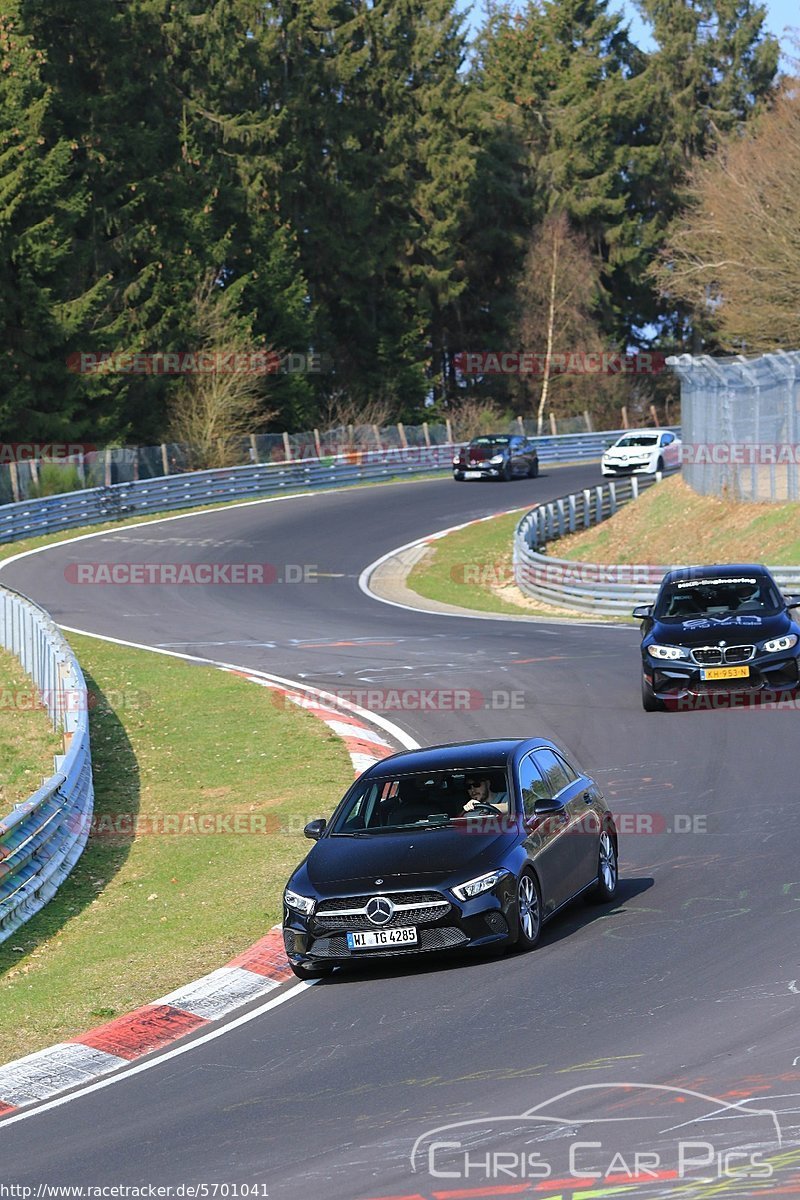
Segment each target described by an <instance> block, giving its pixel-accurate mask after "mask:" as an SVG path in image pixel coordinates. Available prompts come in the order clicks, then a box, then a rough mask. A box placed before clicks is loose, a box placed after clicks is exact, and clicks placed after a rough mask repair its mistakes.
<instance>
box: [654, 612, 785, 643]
mask: <svg viewBox="0 0 800 1200" xmlns="http://www.w3.org/2000/svg"><path fill="white" fill-rule="evenodd" d="M794 630H795V624H794V622H793V621H792V619H791V617H790V616H789V614H788V613H786V612H782V613H778V614H777V615H776V616H771V617H758V616H754V615H750V614H746V615H742V616H736V615H731V616H729V617H704V616H697V617H690V618H688V619H687V620H685V621H656V623H655V624H654V625H653V628H652V629H651V630H650V631H649V633H648V636H647V642H648V643H649V642H664V643H666V644H667V645H675V644H676V643H677V644H678V645H681V646H708V645H712V646H715V645H719V643H720V641H725V642H726V643H727V645H729V646H732V645H739V644H741V643H751V642H763V641H766V640H767V639H768V638H776V637H782V636H783V635H784V634H786V633H792V632H794Z"/></svg>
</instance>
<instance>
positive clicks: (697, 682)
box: [643, 654, 800, 701]
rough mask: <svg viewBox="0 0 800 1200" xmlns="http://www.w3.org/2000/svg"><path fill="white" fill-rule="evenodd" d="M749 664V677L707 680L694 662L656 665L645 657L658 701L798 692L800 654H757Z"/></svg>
mask: <svg viewBox="0 0 800 1200" xmlns="http://www.w3.org/2000/svg"><path fill="white" fill-rule="evenodd" d="M743 665H745V666H747V668H748V673H747V676H743V677H741V678H736V679H703V678H702V674H701V672H702V668H701V667H699V666H696V665H695V664H694V663H688V662H687V663H681V662H677V663H674V662H664V663H659V665H658V666H656V665H655V664H654V662H653V660H652V659H651V658H650V657H649V656H648V655H644V656H643V670H644V677H645V679H646V680H647V682H648V683H649V684H650V686H651V687H652V689H653V692H654V694H655V696H656V698H657V699H658V700H665V701H670V700H673V701H681V700H685V699H691V698H697V697H702V696H714V695H727V696H738V695H743V696H747V695H750V696H755V695H757V694H763V696H762V698H763V699H767V698H768V694H769V695H771V694H772V693H775V695H776V696H780V695H781V694H785V693H786V692H794V691H797V688H798V685H799V684H800V656H797V655H796V654H756V656H755V658H753V659H751V661H750V662H748V663H746V664H743Z"/></svg>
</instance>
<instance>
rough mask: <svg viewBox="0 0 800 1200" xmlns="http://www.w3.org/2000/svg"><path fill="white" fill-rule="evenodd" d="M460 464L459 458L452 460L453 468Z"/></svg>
mask: <svg viewBox="0 0 800 1200" xmlns="http://www.w3.org/2000/svg"><path fill="white" fill-rule="evenodd" d="M460 462H461V459H460V458H457V457H456V458H454V459H453V466H454V467H457V466H458V464H459V463H460Z"/></svg>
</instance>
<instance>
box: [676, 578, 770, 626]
mask: <svg viewBox="0 0 800 1200" xmlns="http://www.w3.org/2000/svg"><path fill="white" fill-rule="evenodd" d="M782 608H783V600H782V598H781V596H780V593H779V592H778V590H777V588H776V587H775V585H774V583H773V582H772V580H771V579H769V578H767V576H766V575H755V574H754V575H741V576H736V577H735V578H733V577H727V578H726V577H725V576H711V575H710V576H708V577H706V578H697V579H678V580H674V581H673V582H672V583H669V584H666V585H665V586H664V587H663V588H662V590H661V593H660V595H659V598H658V603H657V605H656V610H655V614H654V615H655V616H656V618H657V619H658V620H660V621H665V620H666V621H691V620H693V619H698V620H703V619H704V618H709V617H717V618H719V617H726V618H729V617H748V616H750V617H770V616H775V614H776V613H778V612H780V611H781V609H782ZM745 623H746V622H745Z"/></svg>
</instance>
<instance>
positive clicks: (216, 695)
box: [0, 636, 352, 1062]
mask: <svg viewBox="0 0 800 1200" xmlns="http://www.w3.org/2000/svg"><path fill="white" fill-rule="evenodd" d="M70 640H71V644H72V647H73V649H74V650H75V653H76V655H77V657H78V660H79V661H80V663H81V665H82V667H83V669H84V672H85V674H86V678H87V684H88V688H89V692H90V696H91V697H92V701H93V702H92V704H91V707H90V728H91V740H92V756H93V761H94V772H95V793H96V806H95V814H96V825H97V828H96V830H95V831H94V832H93V834H92V836H91V838H90V841H89V844H88V846H87V849H86V851H85V852H84V854H83V857H82V858H81V859H80V861H79V863H78V865H77V867H76V868H75V870H74V871H73V873H72V875H71V876H70V877H69V879H68V880H67V881H66V882H65V884H64V885H63V886H62V887H61V889H60V890H59V892H58V894H57V895H56V897H55V898H54V899H53V900H52V901H51V902H50V904H48V905H47V906H46V908H45V909H43V911H42V912H41V913H39V914H38V915H37V916H36V917H34V918H33V920H31V921H30V922H29V923H28V924H27V925H24V926H23V927H22V929H21V930H19V931H18V932H17V933H16V934H14V935H12V936H11V938H9V939H8V940H7V941H5V942H4V943H3V944H2V945H0V1011H2V1013H3V1021H2V1028H1V1029H0V1062H6V1061H8V1060H10V1059H13V1058H17V1057H19V1056H21V1055H23V1054H27V1053H30V1052H31V1051H33V1050H36V1049H40V1048H42V1047H43V1046H47V1045H50V1044H51V1043H53V1042H55V1041H58V1040H61V1039H64V1038H68V1037H71V1036H74V1035H75V1034H78V1033H80V1032H81V1031H83V1030H86V1029H88V1028H91V1027H92V1026H93V1025H97V1024H99V1023H101V1022H102V1021H104V1020H107V1019H110V1018H111V1017H113V1016H115V1015H118V1014H121V1013H124V1012H127V1011H128V1010H130V1009H131V1008H134V1007H136V1006H137V1005H140V1004H144V1003H147V1002H148V1001H150V1000H153V999H156V998H157V997H158V996H160V995H163V994H164V993H166V992H168V991H170V990H172V989H173V988H175V987H177V986H179V985H180V984H182V983H186V982H188V981H189V980H191V979H194V978H196V977H197V976H199V975H202V974H204V973H205V972H207V971H210V970H213V969H214V968H216V967H219V966H221V965H222V964H224V963H225V962H226V961H227V960H228V959H229V958H230V957H231V956H232V955H234V954H236V953H237V952H239V951H241V950H242V949H244V948H245V947H246V946H248V945H249V944H250V943H252V942H253V941H255V940H256V939H257V938H259V937H261V936H262V935H263V934H265V933H266V932H267V931H268V930H269V929H270V927H271V926H272V925H274V924H275V923H276V921H278V920H279V919H280V916H281V894H282V889H283V885H284V883H285V880H286V878H287V877H288V875H289V873H290V872H291V870H292V869H293V867H294V866H295V865H296V863H298V862H299V861H300V859H301V858H302V857H303V856H304V855H305V853H306V851H307V849H308V846H309V843H308V842H307V841H306V840H305V839H304V838H303V836H302V826H303V824H304V823H305V822H306V821H307V820H309V819H310V818H312V817H314V816H327V815H328V814H329V813H330V811H331V809H332V807H333V805H334V804H335V802H336V801H337V800H338V799H339V797H340V796H341V794H342V792H343V790H344V788H345V787H346V786H347V785H348V784H349V783H350V782H351V781H352V765H351V762H350V758H349V756H348V754H347V751H346V749H345V747H344V744H343V743H342V742H341V740H340V739H339V738H337V737H336V736H335V735H334V734H333V733H331V731H330V730H328V729H327V727H326V726H325V725H323V724H322V723H321V722H320V721H318V720H317V719H316V718H315V717H313V716H311V715H309V714H308V713H305V712H303V711H302V710H300V709H298V708H296V707H295V706H294V705H289V706H288V707H286V706H284V705H283V704H282V703H281V702H279V700H278V698H277V697H276V695H275V693H273V692H271V691H269V690H268V689H266V688H261V687H258V686H256V685H254V684H252V683H248V682H247V681H245V680H243V679H241V678H240V677H238V676H236V675H232V674H229V673H227V672H223V671H219V670H216V669H214V668H212V667H203V666H192V665H190V664H187V663H184V662H180V661H177V660H174V659H169V658H166V657H163V656H161V655H156V654H148V653H147V652H146V651H140V650H132V649H127V648H123V647H119V646H113V645H109V644H107V643H105V642H100V641H96V640H94V639H91V638H84V637H80V636H75V637H73V638H71V639H70ZM230 814H240V816H239V818H238V819H239V820H240V821H241V822H242V823H243V824H244V826H245V827H246V828H252V829H254V830H256V832H240V833H233V832H216V833H205V834H203V833H199V834H198V833H194V834H193V833H189V832H178V833H169V832H166V830H165V820H168V819H169V818H170V817H171V818H173V822H174V823H177V824H178V826H179V827H181V828H183V829H184V830H186V829H187V828H190V827H191V823H192V816H193V815H197V816H198V817H203V818H205V820H206V821H207V822H208V821H210V822H214V823H216V822H222V823H223V824H224V821H225V818H226V816H229V815H230ZM134 818H136V819H137V820H138V830H137V833H136V836H132V834H131V832H130V825H131V822H132V820H133V819H134ZM126 822H127V825H126ZM168 827H169V826H167V828H168ZM114 829H116V830H117V831H119V832H118V833H117V834H116V835H115V836H112V835H111V831H112V830H114ZM259 829H263V830H264V832H257V830H259Z"/></svg>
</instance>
